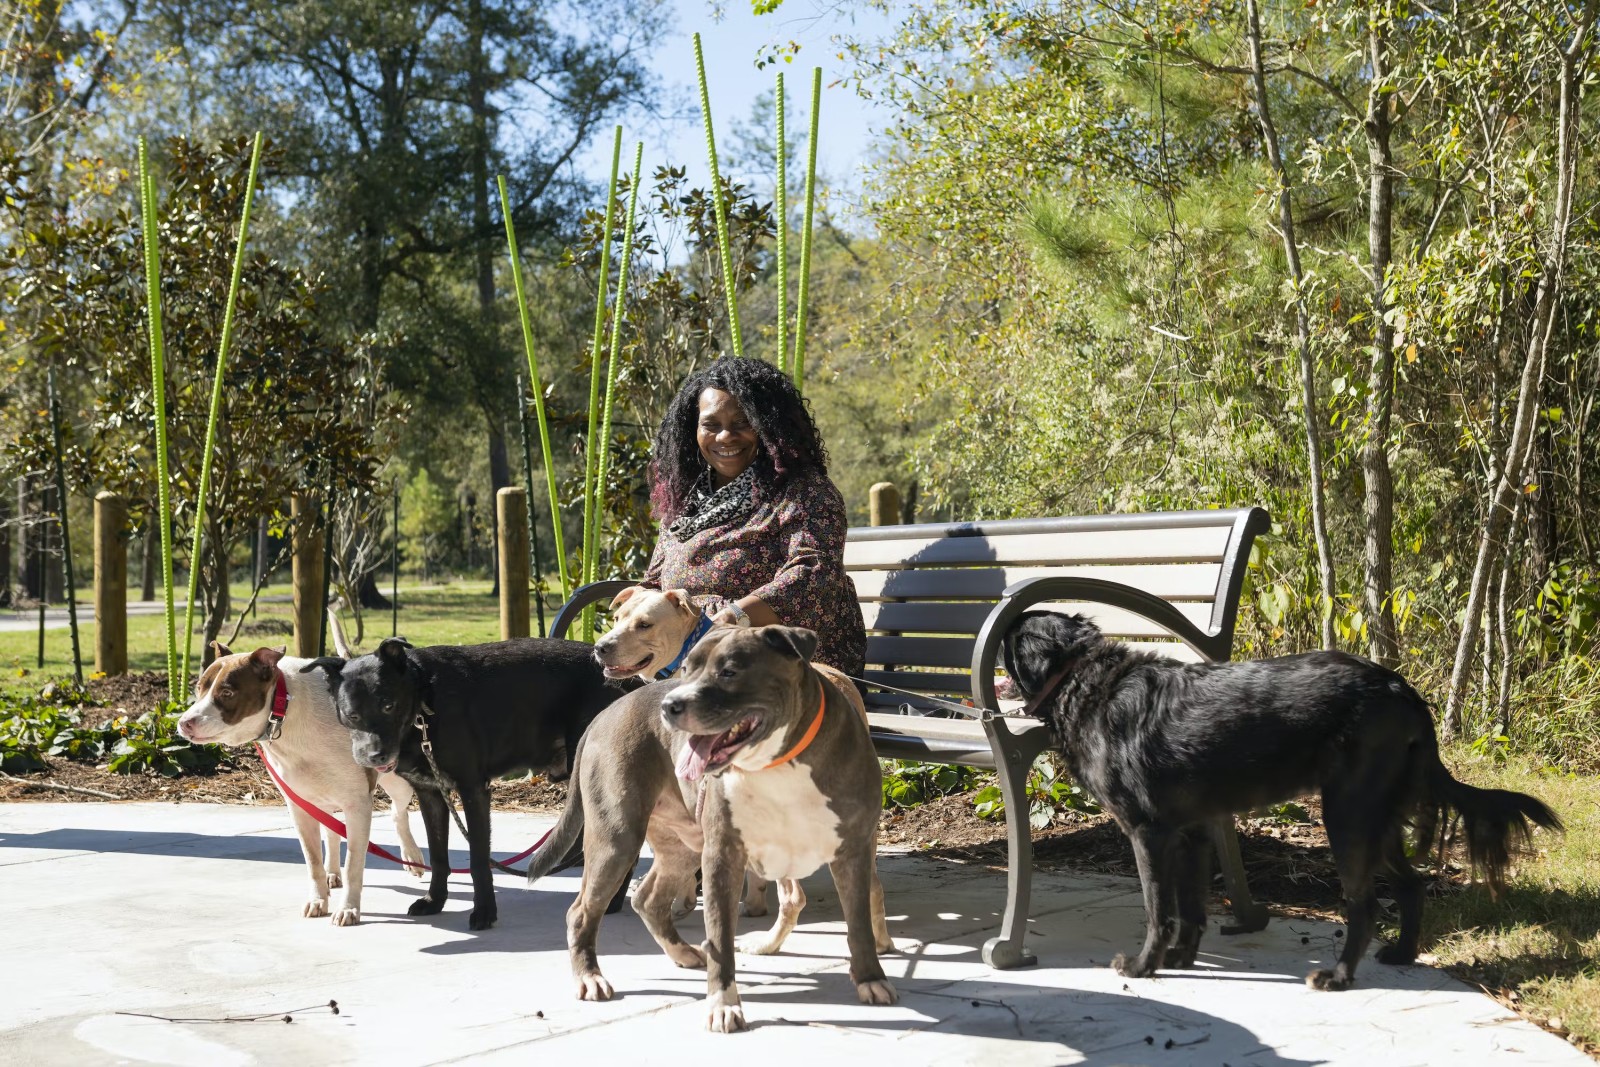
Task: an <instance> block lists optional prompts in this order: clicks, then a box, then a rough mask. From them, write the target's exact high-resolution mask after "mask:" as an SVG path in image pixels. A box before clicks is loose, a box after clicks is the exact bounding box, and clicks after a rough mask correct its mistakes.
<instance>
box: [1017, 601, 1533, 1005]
mask: <svg viewBox="0 0 1600 1067" xmlns="http://www.w3.org/2000/svg"><path fill="white" fill-rule="evenodd" d="M1002 655H1003V662H1004V665H1005V668H1006V672H1007V673H1008V674H1010V676H1011V679H1012V681H1013V682H1015V683H1016V686H1017V688H1018V689H1019V690H1020V691H1021V692H1022V694H1023V695H1024V696H1026V697H1028V699H1029V705H1028V706H1029V709H1030V710H1031V711H1032V712H1033V714H1035V715H1037V716H1039V717H1040V718H1042V719H1044V720H1045V721H1047V722H1048V723H1049V724H1050V727H1051V730H1052V732H1053V733H1054V735H1055V738H1056V742H1057V745H1058V746H1059V749H1060V752H1061V754H1062V756H1063V757H1064V758H1065V759H1066V762H1067V765H1068V767H1069V768H1070V769H1071V771H1072V774H1073V776H1074V777H1075V778H1076V779H1077V780H1078V782H1079V783H1080V784H1081V785H1082V786H1083V787H1084V788H1085V789H1087V790H1088V791H1089V792H1090V793H1091V794H1093V795H1094V796H1095V797H1096V798H1097V799H1098V800H1099V801H1100V803H1101V804H1103V805H1104V806H1105V808H1106V810H1107V811H1109V812H1111V814H1112V815H1114V816H1115V817H1116V820H1117V823H1118V825H1120V826H1121V827H1122V829H1123V831H1124V832H1125V833H1126V834H1127V835H1128V837H1129V838H1130V839H1131V840H1132V842H1133V850H1134V856H1135V858H1136V859H1137V861H1138V864H1139V878H1140V881H1141V882H1142V883H1143V888H1144V904H1145V911H1146V913H1147V914H1146V918H1147V921H1148V927H1147V930H1146V935H1145V942H1144V947H1143V948H1142V949H1141V950H1140V952H1139V954H1138V955H1137V956H1136V957H1134V958H1133V959H1132V960H1128V959H1126V958H1125V957H1123V956H1120V955H1119V956H1118V957H1117V958H1116V959H1115V961H1113V964H1112V966H1114V967H1115V968H1116V969H1117V970H1118V971H1119V972H1121V973H1122V974H1124V975H1127V976H1129V977H1141V978H1142V977H1145V976H1148V975H1150V974H1151V973H1153V972H1154V971H1155V970H1156V968H1157V967H1189V966H1193V964H1194V959H1195V953H1196V951H1197V950H1198V948H1199V945H1200V935H1201V934H1202V933H1203V932H1204V930H1205V921H1206V917H1205V899H1206V886H1207V883H1208V880H1209V878H1208V864H1209V861H1210V853H1209V850H1208V848H1207V842H1206V835H1205V827H1206V824H1207V823H1208V822H1209V821H1210V820H1211V819H1214V818H1217V817H1220V816H1224V815H1228V814H1231V813H1234V812H1241V811H1248V810H1250V809H1251V808H1256V807H1260V806H1262V805H1265V804H1272V803H1276V802H1278V801H1282V800H1287V799H1289V798H1290V797H1294V796H1298V795H1301V794H1304V793H1308V792H1313V791H1317V790H1320V791H1321V793H1322V817H1323V822H1324V823H1325V825H1326V827H1327V831H1328V843H1329V845H1330V846H1331V847H1332V849H1333V858H1334V863H1335V864H1336V865H1337V867H1338V870H1339V881H1340V884H1341V885H1342V887H1343V890H1344V898H1345V909H1346V921H1347V924H1348V927H1349V931H1348V936H1347V937H1346V938H1345V942H1344V950H1343V951H1342V953H1341V954H1340V956H1339V960H1338V962H1337V964H1336V965H1335V966H1334V967H1333V969H1332V970H1317V971H1313V972H1312V973H1311V974H1309V975H1307V976H1306V982H1307V984H1309V985H1310V986H1312V987H1313V988H1316V989H1345V988H1347V987H1348V986H1349V985H1350V983H1351V980H1352V978H1353V977H1354V975H1355V970H1356V964H1357V963H1358V962H1359V961H1360V960H1361V957H1362V955H1363V954H1364V953H1365V952H1366V948H1367V945H1368V943H1369V942H1370V940H1371V938H1372V927H1373V911H1374V909H1375V907H1376V903H1377V901H1376V896H1375V893H1374V888H1373V880H1374V877H1375V876H1376V875H1377V874H1378V873H1379V872H1380V871H1385V872H1387V874H1388V876H1389V880H1390V883H1391V887H1392V890H1393V892H1394V896H1395V899H1396V900H1397V901H1398V902H1399V905H1400V938H1399V940H1398V941H1397V942H1396V943H1395V944H1393V945H1389V946H1386V947H1385V948H1384V949H1382V950H1381V951H1380V952H1379V953H1378V959H1379V961H1380V962H1383V963H1393V964H1399V963H1410V962H1412V961H1413V960H1415V959H1416V956H1417V940H1418V936H1419V933H1420V925H1421V919H1422V898H1423V884H1422V880H1421V877H1420V876H1419V875H1418V874H1417V872H1416V870H1415V869H1414V868H1413V867H1412V866H1411V863H1410V861H1409V860H1408V859H1407V857H1406V851H1405V843H1404V840H1403V837H1402V834H1403V830H1404V828H1405V826H1406V825H1407V824H1410V825H1411V826H1412V827H1414V828H1415V829H1416V831H1417V834H1418V838H1419V840H1421V841H1423V842H1428V841H1430V840H1431V838H1432V836H1433V831H1434V830H1435V829H1436V828H1437V826H1438V825H1439V820H1440V818H1442V817H1446V816H1448V815H1449V813H1450V812H1452V811H1453V812H1456V813H1458V814H1459V815H1460V816H1461V818H1462V821H1463V824H1464V831H1465V836H1466V842H1467V850H1468V854H1469V855H1470V857H1471V860H1472V863H1473V865H1474V866H1475V867H1476V868H1477V869H1478V870H1480V871H1481V872H1483V873H1484V874H1485V875H1486V876H1487V878H1488V880H1489V882H1490V884H1491V885H1494V886H1498V885H1499V884H1500V883H1501V881H1502V878H1503V876H1504V874H1505V869H1506V866H1507V865H1508V864H1509V863H1510V859H1511V856H1510V853H1511V847H1512V845H1513V844H1514V843H1517V842H1519V841H1522V840H1526V839H1527V838H1528V836H1529V834H1530V833H1531V827H1530V826H1529V825H1528V824H1529V822H1530V821H1531V822H1534V823H1537V824H1538V825H1540V826H1544V827H1548V828H1551V829H1559V828H1560V826H1561V823H1560V820H1559V819H1557V818H1556V816H1555V814H1554V813H1553V812H1552V811H1551V810H1550V809H1549V808H1547V807H1546V806H1545V805H1544V804H1542V803H1540V802H1539V801H1538V800H1535V799H1534V798H1533V797H1530V796H1526V795H1524V794H1522V793H1513V792H1509V791H1506V790H1501V789H1478V788H1475V787H1473V786H1469V785H1464V784H1463V783H1461V782H1458V781H1456V780H1455V778H1453V777H1451V775H1450V772H1449V771H1448V770H1447V769H1446V768H1445V766H1444V764H1443V763H1441V762H1440V760H1439V746H1438V741H1437V739H1436V738H1435V736H1434V730H1433V717H1432V715H1431V713H1430V712H1429V710H1428V703H1427V701H1425V700H1424V699H1423V698H1422V697H1421V696H1420V695H1419V694H1418V693H1417V691H1416V690H1415V689H1413V688H1411V686H1410V685H1409V684H1408V683H1407V682H1406V680H1405V679H1404V678H1402V677H1400V675H1398V674H1396V673H1395V672H1393V671H1391V670H1388V669H1386V668H1384V667H1380V666H1378V665H1377V664H1376V663H1372V662H1370V661H1368V660H1365V659H1361V658H1360V657H1358V656H1351V655H1346V654H1344V653H1341V652H1309V653H1305V654H1303V655H1298V656H1283V657H1279V658H1276V659H1266V660H1259V661H1256V662H1248V663H1178V662H1176V661H1174V660H1169V659H1165V658H1163V657H1161V656H1157V655H1155V654H1153V653H1149V652H1142V651H1138V650H1136V649H1131V648H1128V647H1127V646H1125V645H1122V644H1120V643H1118V642H1115V641H1112V640H1109V639H1107V638H1105V637H1103V636H1101V634H1100V631H1099V630H1098V629H1097V628H1096V627H1095V625H1094V624H1093V623H1092V622H1090V621H1088V620H1087V619H1085V618H1083V617H1081V616H1078V615H1062V614H1058V613H1055V612H1047V611H1033V612H1026V613H1024V614H1023V615H1022V616H1020V617H1019V618H1018V620H1017V622H1016V623H1015V624H1014V625H1013V626H1012V628H1011V630H1010V631H1009V632H1008V633H1007V634H1006V637H1005V640H1004V644H1003V648H1002Z"/></svg>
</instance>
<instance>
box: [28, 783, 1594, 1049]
mask: <svg viewBox="0 0 1600 1067" xmlns="http://www.w3.org/2000/svg"><path fill="white" fill-rule="evenodd" d="M547 825H548V820H543V819H540V818H537V817H534V816H525V815H513V814H503V813H497V814H496V816H495V834H496V841H497V844H498V848H497V851H498V852H499V853H500V854H505V853H506V852H509V851H512V850H517V849H521V848H523V847H524V846H526V845H527V844H529V843H531V842H532V841H533V840H534V839H535V838H536V837H537V836H538V834H539V833H540V832H542V829H543V828H544V827H545V826H547ZM418 832H419V833H420V823H419V825H418ZM377 836H378V838H379V839H380V841H382V842H384V843H388V844H391V845H392V843H393V832H392V828H391V827H390V826H389V825H388V820H387V819H386V818H385V819H380V820H379V825H378V827H377ZM458 843H459V842H458ZM455 860H456V863H457V865H462V864H464V862H465V857H464V855H462V854H460V853H457V855H456V857H455ZM880 867H881V871H882V876H883V882H884V888H885V891H886V895H887V900H888V906H889V926H890V930H891V932H892V933H893V935H894V937H895V939H896V942H897V945H898V946H899V949H900V951H899V952H898V953H897V954H895V955H892V956H888V957H885V966H886V968H887V969H888V971H889V974H890V976H891V978H892V979H893V981H894V982H895V983H896V985H897V986H898V988H899V990H900V1003H899V1004H897V1005H895V1006H893V1007H887V1008H885V1007H864V1006H862V1005H859V1004H857V1003H856V1000H855V995H854V990H853V988H852V986H851V983H850V981H849V978H848V976H847V973H846V968H845V963H844V951H845V948H844V937H843V926H842V923H841V922H840V921H839V920H838V911H837V907H836V902H835V900H834V896H833V887H832V885H831V883H830V882H829V880H828V878H827V875H826V874H822V875H821V876H819V877H815V878H813V879H811V880H809V881H808V883H807V893H808V894H809V896H810V901H811V902H810V906H809V907H808V908H807V910H806V912H805V914H804V915H803V916H802V919H801V926H800V928H799V930H798V931H796V933H795V934H794V935H793V936H792V937H791V938H790V940H789V942H788V944H787V945H786V946H785V951H784V953H783V954H782V955H781V956H776V957H767V958H752V957H741V958H740V981H741V989H742V991H743V995H744V1002H745V1012H746V1018H747V1019H748V1020H749V1021H750V1022H751V1024H752V1029H751V1030H750V1031H748V1032H746V1033H743V1034H736V1035H726V1036H725V1035H717V1034H708V1033H706V1032H705V1031H704V1030H703V1022H704V1013H703V1009H702V1006H701V1003H700V1001H701V998H702V997H703V996H704V993H705V980H704V976H703V974H702V972H691V971H682V970H678V969H676V968H674V967H673V966H672V965H671V964H670V963H669V962H668V961H667V960H666V958H665V957H664V956H662V954H661V953H660V952H659V951H658V950H657V949H656V947H655V945H654V943H653V942H651V941H650V939H649V937H648V936H647V935H646V934H645V932H644V930H643V928H642V926H641V925H640V923H639V921H638V920H637V918H636V917H635V916H634V915H633V914H632V912H631V911H624V912H623V913H622V914H620V915H614V916H610V917H609V918H608V919H607V920H606V923H605V925H604V927H603V928H602V930H601V937H600V950H601V964H602V967H603V968H604V969H605V972H606V975H607V977H609V978H610V979H611V981H612V982H613V983H614V984H615V986H616V988H617V992H618V997H617V999H615V1000H613V1001H611V1002H609V1003H605V1004H586V1003H581V1002H579V1001H577V1000H575V999H573V994H572V984H571V978H570V972H569V970H568V965H567V958H566V948H565V934H564V922H563V916H564V913H565V910H566V907H567V904H568V903H569V901H570V900H571V896H572V893H573V891H574V890H575V888H576V885H577V879H576V877H575V872H569V873H568V874H565V875H561V876H557V877H554V878H549V879H546V880H544V881H543V882H541V883H539V884H538V885H537V886H535V887H534V888H532V889H529V888H526V887H525V886H524V885H523V884H522V883H521V882H520V881H518V880H517V879H514V878H509V877H504V876H502V877H501V878H500V879H499V890H498V893H499V897H498V899H499V908H500V923H499V925H498V926H497V927H496V928H494V929H493V930H490V931H486V932H483V933H469V932H468V931H467V929H466V913H467V910H468V908H469V904H468V899H467V898H468V888H467V885H466V879H465V877H464V876H457V877H456V878H455V879H454V881H453V889H454V892H453V894H452V898H451V902H450V905H449V907H448V908H447V910H446V911H445V912H444V914H442V915H438V916H434V917H432V918H430V919H427V920H412V919H409V918H407V917H406V915H405V909H406V906H407V905H408V904H409V903H410V902H411V901H412V900H413V899H414V898H415V897H416V896H417V895H418V894H419V892H420V889H419V887H418V885H417V883H416V882H415V881H414V880H413V879H411V878H410V877H409V876H407V875H405V874H403V873H400V872H399V871H398V870H397V869H396V868H394V867H393V866H390V865H388V864H385V863H381V862H376V863H374V865H373V866H372V867H370V868H369V870H368V879H367V890H366V897H365V900H364V913H365V914H364V921H363V922H362V924H361V925H360V926H355V927H347V928H343V929H341V928H336V927H334V926H333V925H332V924H330V923H329V922H328V921H327V920H325V919H303V918H301V917H300V903H301V900H302V893H303V887H304V875H303V867H302V865H301V862H300V856H299V849H298V846H297V845H296V844H295V842H294V839H293V833H292V831H291V830H290V828H289V820H288V817H287V815H286V813H285V812H284V811H283V810H282V809H281V808H250V807H224V806H207V805H191V804H184V805H181V806H180V805H161V804H59V805H58V804H12V805H0V901H3V902H4V908H5V911H4V915H5V925H4V927H3V933H0V937H3V941H0V945H3V960H4V962H3V964H0V1064H6V1065H9V1064H30V1065H32V1064H72V1065H80V1064H83V1065H89V1064H111V1063H164V1064H185V1065H187V1064H193V1065H196V1067H200V1065H204V1067H227V1065H234V1064H240V1065H242V1064H252V1063H262V1064H290V1063H298V1064H334V1063H372V1064H382V1065H384V1067H402V1065H409V1064H436V1063H453V1062H460V1061H467V1062H472V1063H491V1064H493V1063H508V1064H509V1063H517V1064H526V1063H529V1062H534V1058H535V1057H538V1058H539V1059H538V1061H537V1062H542V1063H546V1064H552V1065H554V1064H561V1065H566V1067H588V1065H593V1064H609V1063H628V1064H651V1063H663V1064H668V1063H670V1064H673V1065H675V1067H682V1065H685V1064H725V1063H736V1062H737V1063H755V1064H763V1065H765V1064H791V1063H793V1064H802V1063H803V1064H807V1065H829V1064H841V1065H842V1064H854V1063H872V1064H884V1065H889V1067H897V1065H901V1064H904V1065H913V1064H915V1065H919V1067H920V1065H922V1064H940V1065H942V1064H995V1065H999V1064H1004V1065H1006V1067H1012V1065H1025V1064H1094V1065H1106V1067H1109V1065H1113V1064H1161V1065H1189V1064H1232V1065H1235V1067H1242V1065H1246V1064H1249V1065H1258V1067H1268V1065H1272V1067H1294V1065H1301V1064H1329V1063H1332V1064H1352V1065H1355V1064H1360V1065H1364V1067H1372V1065H1390V1064H1393V1065H1404V1064H1418V1065H1423V1064H1427V1065H1439V1064H1452V1065H1453V1064H1461V1065H1466V1064H1481V1063H1495V1064H1528V1065H1534V1064H1539V1065H1544V1064H1551V1065H1554V1064H1570V1065H1583V1064H1587V1063H1588V1062H1589V1061H1588V1059H1587V1057H1585V1056H1584V1055H1583V1054H1581V1053H1580V1052H1578V1051H1576V1050H1575V1049H1573V1048H1572V1047H1570V1046H1569V1045H1567V1044H1566V1043H1565V1042H1564V1041H1562V1040H1560V1039H1559V1038H1556V1037H1553V1036H1551V1035H1549V1034H1547V1033H1544V1032H1543V1031H1541V1030H1539V1029H1538V1028H1536V1027H1534V1026H1532V1025H1530V1024H1528V1023H1526V1022H1523V1021H1521V1020H1519V1019H1517V1018H1516V1017H1515V1016H1514V1015H1511V1014H1509V1013H1507V1012H1506V1011H1505V1010H1504V1009H1502V1008H1501V1007H1500V1006H1499V1005H1498V1004H1496V1003H1495V1002H1494V1001H1493V1000H1491V999H1489V998H1488V997H1485V996H1483V995H1482V994H1480V993H1478V992H1476V991H1474V990H1471V989H1469V988H1467V987H1466V986H1464V985H1462V984H1460V983H1458V982H1456V981H1454V980H1453V979H1451V978H1449V977H1448V976H1446V975H1444V974H1442V973H1440V972H1438V971H1435V970H1432V969H1430V968H1427V967H1422V966H1416V967H1405V968H1391V967H1384V966H1382V965H1381V964H1378V963H1376V962H1375V961H1373V960H1370V959H1369V960H1368V961H1367V962H1366V964H1365V965H1364V966H1363V967H1362V969H1361V972H1360V974H1359V976H1358V978H1359V981H1360V987H1359V988H1357V989H1355V990H1352V991H1350V992H1346V993H1317V992H1313V991H1311V990H1309V989H1307V988H1306V986H1305V984H1304V982H1303V976H1304V974H1305V972H1306V971H1307V970H1309V969H1310V968H1311V967H1313V966H1325V965H1327V964H1328V963H1330V962H1331V960H1332V957H1333V956H1334V954H1335V953H1336V951H1337V947H1338V945H1339V941H1338V939H1337V938H1336V936H1335V933H1336V931H1337V930H1338V927H1336V926H1334V925H1332V924H1327V923H1318V922H1306V921H1300V920H1292V919H1274V920H1273V922H1272V924H1271V925H1270V926H1269V927H1268V929H1267V930H1266V931H1265V932H1263V933H1260V934H1253V935H1248V936H1245V937H1239V938H1226V939H1225V938H1223V937H1221V936H1218V935H1216V934H1215V932H1214V929H1213V933H1212V934H1211V935H1210V936H1208V937H1207V939H1206V942H1205V943H1204V944H1203V945H1202V952H1201V967H1200V969H1198V970H1196V971H1193V972H1186V973H1180V972H1174V973H1171V974H1169V975H1165V976H1163V977H1160V978H1157V979H1154V980H1144V981H1125V980H1124V979H1122V978H1120V977H1118V976H1117V975H1116V974H1114V973H1113V972H1112V971H1111V970H1110V969H1108V968H1107V967H1106V966H1105V964H1106V961H1107V960H1108V959H1109V958H1110V957H1111V956H1112V955H1113V954H1114V953H1115V952H1117V951H1118V950H1132V949H1133V948H1135V947H1136V943H1137V941H1138V939H1139V937H1140V934H1141V931H1142V926H1143V913H1142V909H1141V905H1140V902H1139V896H1138V886H1137V884H1136V883H1134V882H1133V881H1131V880H1129V879H1123V878H1112V877H1101V876H1092V875H1073V876H1064V875H1046V876H1043V877H1042V878H1040V879H1039V880H1037V881H1036V883H1035V885H1036V890H1035V899H1034V908H1033V928H1032V932H1031V936H1030V942H1031V944H1032V947H1033V949H1034V950H1035V951H1036V952H1037V953H1038V955H1039V959H1040V965H1039V966H1037V967H1034V968H1031V969H1027V970H1022V971H1009V972H997V971H991V970H990V969H988V968H987V967H985V966H984V965H983V963H982V960H981V959H980V958H979V952H978V948H979V946H980V945H981V944H982V943H983V941H984V939H985V938H986V937H988V936H990V935H991V934H992V932H993V930H994V929H995V927H996V926H997V924H998V918H997V915H996V914H995V909H996V908H997V907H998V905H1000V903H1001V899H1002V895H1003V891H1004V876H1003V875H1002V874H998V873H996V872H993V871H988V870H984V869H981V868H973V867H964V866H959V865H953V864H945V863H938V862H934V861H932V860H928V859H923V858H918V857H915V856H907V855H894V854H886V855H884V857H883V858H882V861H881V865H880ZM765 922H766V920H759V921H758V920H751V919H746V920H742V922H741V929H748V928H753V927H756V926H758V925H763V924H765ZM682 928H683V930H684V935H685V937H686V938H687V939H688V940H690V941H696V940H698V939H699V937H700V936H701V934H700V931H701V926H700V917H699V913H696V914H695V915H693V916H691V917H690V918H688V919H687V920H685V921H684V922H683V924H682ZM329 999H335V1000H337V1001H338V1003H339V1007H340V1013H339V1015H337V1016H334V1015H333V1014H331V1013H330V1012H328V1011H326V1010H325V1009H318V1008H317V1007H316V1006H318V1005H326V1003H327V1001H328V1000H329ZM123 1012H143V1013H148V1014H152V1015H161V1016H167V1017H184V1018H189V1019H194V1020H198V1021H193V1022H169V1021H162V1020H157V1019H151V1018H144V1017H139V1016H137V1015H129V1014H119V1013H123ZM285 1012H289V1013H291V1014H293V1016H294V1021H293V1022H292V1023H290V1024H287V1025H286V1024H285V1023H283V1022H282V1021H264V1022H233V1023H227V1024H223V1023H220V1022H216V1021H212V1020H218V1019H220V1018H221V1017H224V1016H245V1015H257V1014H261V1013H273V1014H274V1016H277V1015H281V1014H282V1013H285Z"/></svg>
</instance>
